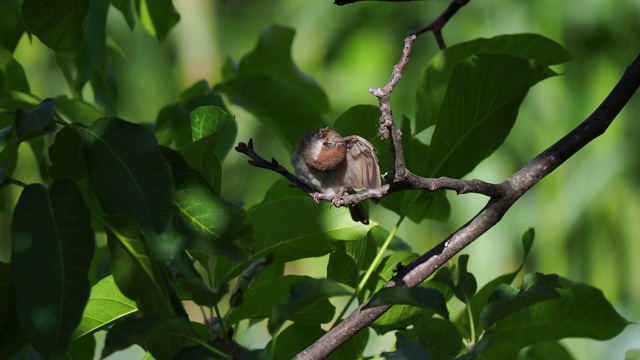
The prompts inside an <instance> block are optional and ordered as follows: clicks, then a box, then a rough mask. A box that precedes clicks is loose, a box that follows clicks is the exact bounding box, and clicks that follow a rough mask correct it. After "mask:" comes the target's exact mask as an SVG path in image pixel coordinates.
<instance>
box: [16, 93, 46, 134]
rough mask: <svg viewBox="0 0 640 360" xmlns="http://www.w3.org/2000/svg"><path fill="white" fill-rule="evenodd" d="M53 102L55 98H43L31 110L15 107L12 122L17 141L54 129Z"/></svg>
mask: <svg viewBox="0 0 640 360" xmlns="http://www.w3.org/2000/svg"><path fill="white" fill-rule="evenodd" d="M55 103H56V100H55V99H45V100H43V101H42V102H41V103H40V104H38V105H36V106H35V107H34V108H33V109H31V110H25V109H22V108H18V109H17V111H16V118H15V123H14V124H15V128H16V132H17V134H18V140H19V141H25V140H28V139H31V138H34V137H37V136H41V135H44V134H45V133H47V132H50V131H52V130H54V129H55V125H54V124H53V111H54V107H55Z"/></svg>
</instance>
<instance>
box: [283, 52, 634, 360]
mask: <svg viewBox="0 0 640 360" xmlns="http://www.w3.org/2000/svg"><path fill="white" fill-rule="evenodd" d="M639 86H640V55H638V57H637V58H636V59H635V60H634V61H633V63H631V65H630V66H629V67H628V68H627V70H626V71H625V73H624V75H623V76H622V78H621V79H620V81H619V82H618V84H617V85H616V86H615V87H614V88H613V90H612V91H611V93H610V94H609V95H608V96H607V98H606V99H605V100H604V101H603V102H602V104H600V106H599V107H598V108H597V109H596V110H595V111H594V112H593V114H591V116H589V117H588V118H587V119H586V120H585V121H584V122H582V123H581V124H580V125H579V126H578V127H577V128H576V129H574V130H573V131H571V132H570V133H569V134H567V135H566V136H565V137H563V138H562V139H560V140H559V141H558V142H556V143H555V144H553V145H552V146H551V147H549V148H548V149H547V150H545V151H543V152H542V153H541V154H540V155H538V156H537V157H535V158H534V159H533V160H532V161H531V162H530V163H529V164H527V165H526V166H524V167H523V168H522V169H520V170H519V171H518V172H516V173H515V174H513V175H512V176H511V177H510V178H509V179H507V180H505V181H504V182H503V183H502V184H500V187H501V188H502V190H503V191H504V193H503V196H502V197H501V198H499V199H496V198H492V199H491V200H489V202H488V203H487V205H486V206H485V207H484V209H482V210H481V211H480V212H479V213H478V214H477V215H476V216H475V217H474V218H473V219H471V221H469V222H468V223H467V224H465V225H464V226H462V227H461V228H460V229H459V230H457V231H456V232H455V233H453V234H452V235H451V236H450V237H448V238H447V239H445V240H444V241H442V242H441V243H440V244H438V245H437V246H436V247H434V248H433V249H431V250H430V251H429V252H427V253H426V254H424V255H422V256H421V257H420V258H418V259H417V260H416V261H414V262H412V263H411V264H409V265H407V266H406V267H404V268H403V269H402V270H401V271H400V272H399V273H398V274H397V275H396V276H394V277H393V278H392V279H391V280H390V281H389V282H388V283H387V284H385V287H389V286H395V285H396V284H403V285H406V286H416V285H418V284H420V283H421V282H422V281H424V280H425V279H427V278H428V277H429V276H431V275H432V274H433V273H434V272H435V271H436V270H437V269H438V268H440V267H441V266H442V265H444V264H445V263H446V262H447V261H449V260H450V259H451V258H452V257H453V256H454V255H456V254H457V253H458V252H460V251H461V250H462V249H464V248H465V247H466V246H468V245H469V244H471V243H472V242H473V241H474V240H476V239H477V238H478V237H480V235H482V234H484V233H485V232H487V231H488V230H489V229H490V228H491V227H493V226H494V225H495V224H496V223H498V222H499V221H500V219H502V217H503V216H504V214H505V213H506V212H507V210H509V208H510V207H511V206H512V205H513V204H514V203H515V202H516V201H517V200H518V199H519V198H520V197H521V196H522V195H523V194H524V193H526V192H527V191H528V190H529V189H530V188H531V187H533V186H534V185H535V184H536V183H537V182H538V181H540V180H541V179H542V178H544V177H545V176H547V175H549V174H550V173H551V172H552V171H553V170H555V169H556V168H557V167H558V166H560V165H561V164H562V163H564V162H565V161H566V160H567V159H569V158H570V157H571V156H572V155H573V154H575V153H576V152H577V151H578V150H580V149H581V148H583V147H584V146H585V145H587V144H588V143H589V142H591V141H592V140H593V139H595V138H596V137H598V136H600V135H601V134H603V133H604V132H605V131H606V129H607V128H608V127H609V125H610V124H611V122H612V121H613V119H614V118H615V117H616V116H617V115H618V113H619V112H620V110H622V108H623V107H624V106H625V105H626V104H627V102H628V101H629V99H630V98H631V96H632V95H633V94H634V93H635V92H636V91H637V89H638V87H639ZM365 304H366V302H365ZM365 304H363V305H361V306H359V307H358V308H356V310H354V311H353V312H352V313H351V314H350V315H349V316H348V317H347V318H346V319H344V320H343V321H342V322H341V323H339V324H338V325H336V326H335V327H334V328H333V329H331V330H330V331H328V332H327V333H326V334H325V335H324V336H323V337H322V338H320V339H319V340H318V341H316V342H315V343H314V344H312V345H311V346H310V347H308V348H307V349H306V350H304V351H303V352H301V353H299V354H298V355H297V356H296V357H295V359H322V358H324V357H326V356H328V355H329V354H330V353H331V352H332V351H334V350H335V349H337V348H338V347H340V346H341V345H342V344H344V343H345V342H346V341H347V340H349V339H350V338H351V337H353V336H354V335H355V334H356V333H357V332H358V331H360V330H362V329H363V328H365V327H366V326H368V325H369V324H371V323H372V322H373V321H374V320H375V319H377V318H378V317H380V316H381V315H382V314H384V313H385V312H386V311H387V310H388V309H389V308H390V306H379V307H374V308H369V309H364V310H363V306H364V305H365Z"/></svg>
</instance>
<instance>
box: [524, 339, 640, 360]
mask: <svg viewBox="0 0 640 360" xmlns="http://www.w3.org/2000/svg"><path fill="white" fill-rule="evenodd" d="M546 359H553V360H575V358H574V357H573V355H571V352H569V350H568V349H567V348H566V347H565V346H564V345H562V344H561V343H559V342H557V341H547V342H543V343H540V344H535V345H532V346H529V347H527V348H526V349H523V350H522V351H520V352H519V353H518V357H517V360H546ZM625 360H631V359H629V358H625Z"/></svg>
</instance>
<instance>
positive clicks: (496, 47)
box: [415, 34, 571, 134]
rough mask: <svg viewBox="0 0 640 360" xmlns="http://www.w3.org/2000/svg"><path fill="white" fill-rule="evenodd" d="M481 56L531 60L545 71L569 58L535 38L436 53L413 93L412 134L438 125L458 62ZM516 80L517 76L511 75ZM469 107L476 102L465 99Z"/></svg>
mask: <svg viewBox="0 0 640 360" xmlns="http://www.w3.org/2000/svg"><path fill="white" fill-rule="evenodd" d="M481 54H503V55H511V56H513V57H518V58H522V59H530V60H533V61H534V62H537V63H539V64H541V65H542V66H544V67H546V66H548V65H555V64H561V63H564V62H567V61H569V60H570V59H571V55H570V54H569V53H568V52H567V51H566V50H565V49H564V48H563V47H562V46H560V45H559V44H558V43H556V42H554V41H552V40H549V39H547V38H545V37H543V36H540V35H536V34H514V35H501V36H496V37H494V38H491V39H477V40H473V41H469V42H466V43H461V44H458V45H454V46H450V47H448V48H447V49H445V50H443V51H441V52H440V53H438V54H437V55H436V56H435V57H434V58H433V59H432V60H431V61H430V62H429V63H428V64H427V66H426V67H425V68H424V70H423V72H422V75H421V76H420V82H419V84H418V89H417V92H416V106H417V108H416V126H415V133H416V134H417V133H419V132H421V131H422V130H424V129H426V128H428V127H430V126H431V125H433V124H436V123H437V122H440V120H441V119H442V118H441V115H440V112H441V111H442V109H443V108H444V107H443V104H444V98H445V96H446V94H447V92H448V91H449V89H448V88H449V86H452V85H453V86H456V85H455V83H453V82H452V81H451V80H450V79H449V78H450V77H451V75H452V73H453V72H454V69H455V68H456V66H458V64H459V63H460V62H463V61H467V60H468V59H469V58H470V57H472V56H476V55H481ZM513 75H514V76H516V75H517V74H515V73H514V74H513ZM466 101H470V102H471V103H472V104H475V102H474V101H473V100H472V99H469V98H467V99H466Z"/></svg>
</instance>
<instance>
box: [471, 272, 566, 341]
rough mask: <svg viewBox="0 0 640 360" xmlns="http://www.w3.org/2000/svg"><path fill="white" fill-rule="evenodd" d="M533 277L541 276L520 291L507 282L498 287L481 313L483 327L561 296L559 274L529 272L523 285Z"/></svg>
mask: <svg viewBox="0 0 640 360" xmlns="http://www.w3.org/2000/svg"><path fill="white" fill-rule="evenodd" d="M532 277H541V279H538V280H534V281H535V283H533V284H530V285H529V286H527V287H526V288H522V289H521V290H520V291H518V290H516V289H514V288H512V287H511V286H509V285H507V284H500V285H498V286H497V287H496V289H495V290H494V292H493V293H492V294H491V296H490V297H489V299H488V302H487V304H486V305H485V307H484V309H482V313H481V314H480V324H481V325H482V327H483V328H485V329H487V328H489V327H490V326H491V325H493V324H494V323H496V322H497V321H499V320H500V319H502V318H505V317H507V316H509V315H510V314H512V313H515V312H517V311H519V310H522V309H525V308H527V307H529V306H532V305H533V304H536V303H539V302H542V301H549V300H554V299H558V298H559V297H560V295H559V294H558V292H557V291H556V287H558V286H559V285H558V276H557V275H542V274H537V273H533V274H527V275H526V276H525V279H523V286H524V283H526V282H528V281H532V280H531V278H532Z"/></svg>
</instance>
